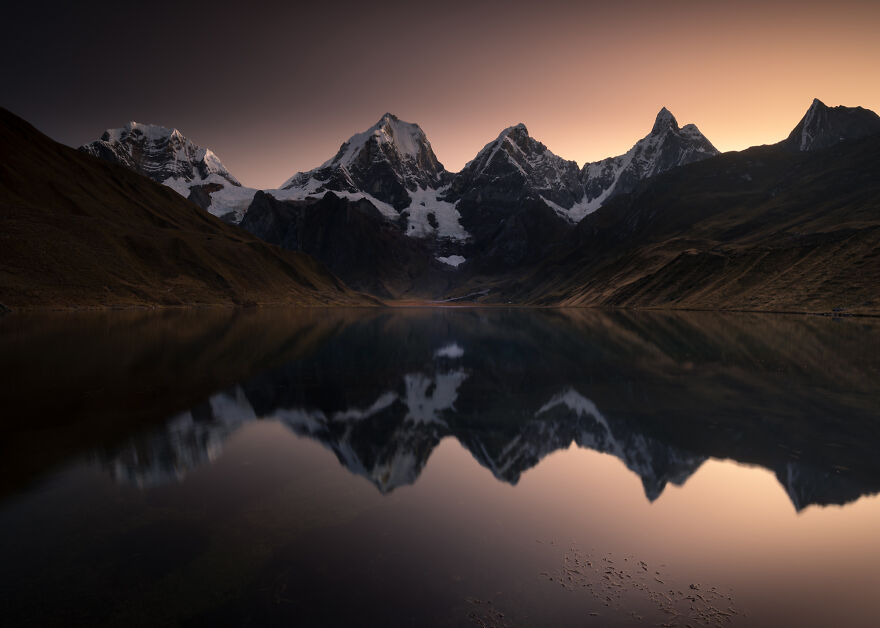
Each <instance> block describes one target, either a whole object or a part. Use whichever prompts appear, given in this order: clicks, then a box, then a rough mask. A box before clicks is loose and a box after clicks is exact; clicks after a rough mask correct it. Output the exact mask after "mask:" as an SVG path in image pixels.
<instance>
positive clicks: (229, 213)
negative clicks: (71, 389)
mask: <svg viewBox="0 0 880 628" xmlns="http://www.w3.org/2000/svg"><path fill="white" fill-rule="evenodd" d="M4 120H5V123H6V126H7V127H9V128H10V129H11V127H13V126H16V125H17V127H18V128H19V129H21V128H24V127H23V126H22V125H24V124H26V123H24V122H23V121H18V120H15V119H14V116H12V115H11V114H8V113H7V114H6V116H5V118H4ZM34 132H35V131H34ZM878 137H880V117H878V116H877V115H876V114H875V113H874V112H871V111H869V110H866V109H862V108H860V107H843V106H838V107H828V106H826V105H825V104H823V103H822V102H820V101H819V100H814V101H813V103H812V104H811V105H810V107H809V109H808V110H807V112H806V114H805V115H804V116H803V118H802V120H801V121H800V122H798V123H797V124H796V125H795V127H794V129H793V130H792V131H791V133H790V135H789V136H788V137H787V138H786V139H785V140H783V141H782V142H779V143H778V144H775V145H770V146H761V147H754V148H751V149H748V150H745V151H741V152H731V153H724V154H720V153H719V151H718V150H717V149H716V148H715V147H714V146H713V145H712V144H711V142H710V141H709V140H708V139H707V138H706V137H705V136H703V134H702V133H701V132H700V131H699V129H697V127H696V126H695V125H693V124H687V125H684V126H679V124H678V122H677V120H676V119H675V117H674V116H673V115H672V113H671V112H669V111H668V110H667V109H666V108H663V109H661V110H660V112H659V113H658V114H657V116H656V118H655V120H654V122H653V125H652V126H651V129H650V131H649V132H648V133H647V135H645V136H644V137H643V138H641V139H640V140H638V141H637V142H636V143H635V144H634V145H633V146H632V148H631V149H630V150H628V151H627V152H625V153H624V154H622V155H619V156H616V157H609V158H607V159H604V160H601V161H598V162H594V163H587V164H584V165H583V166H582V167H579V166H578V164H577V163H575V162H573V161H569V160H566V159H563V158H561V157H559V156H557V155H555V154H554V153H552V152H551V151H550V150H549V149H548V148H547V147H546V146H545V145H544V144H542V143H541V142H540V141H538V140H536V139H535V138H533V137H531V136H530V134H529V132H528V129H527V128H526V126H525V125H523V124H517V125H514V126H511V127H508V128H506V129H504V130H503V131H502V132H501V133H500V134H499V135H498V136H497V137H496V138H495V139H493V140H491V141H489V142H488V143H487V144H486V145H485V146H484V148H483V149H481V150H480V151H479V152H478V153H477V155H476V156H475V157H474V159H472V160H471V161H470V162H468V163H467V164H466V165H465V166H464V167H463V168H462V170H461V171H460V172H457V173H452V172H449V171H447V170H446V169H445V168H444V167H443V165H442V164H441V163H440V161H439V160H438V159H437V156H436V155H435V153H434V151H433V149H432V147H431V144H430V142H429V141H428V138H427V136H426V135H425V133H424V131H423V130H422V129H421V128H420V127H419V126H418V125H417V124H413V123H408V122H404V121H402V120H400V119H399V118H397V117H396V116H394V115H393V114H390V113H387V114H385V115H383V116H382V117H381V118H380V119H379V121H378V122H377V123H376V124H375V125H373V126H372V127H370V128H369V129H367V130H365V131H363V132H361V133H356V134H354V135H352V136H351V137H350V138H349V139H348V140H347V141H345V142H343V143H342V144H341V146H340V148H339V150H338V151H337V153H336V154H335V155H333V156H332V157H330V158H329V159H328V160H327V161H325V162H324V163H323V164H321V165H320V166H318V167H316V168H314V169H312V170H310V171H307V172H299V173H295V174H293V175H292V176H290V177H289V178H288V179H287V180H286V181H284V182H283V183H282V184H281V185H280V186H279V187H278V188H276V189H270V190H257V189H253V188H248V187H245V186H243V185H242V184H241V183H240V181H239V180H238V179H237V178H236V177H235V176H233V174H232V173H230V172H229V170H228V169H227V168H226V167H225V166H224V165H223V163H222V162H221V161H220V159H219V158H218V157H217V156H216V155H215V154H214V153H213V152H212V151H211V150H210V149H207V148H203V147H199V146H198V145H196V144H195V143H193V142H192V141H190V140H189V139H187V138H186V137H185V136H183V135H182V134H181V133H180V132H179V131H178V130H176V129H171V128H165V127H159V126H153V125H146V124H139V123H135V122H131V123H129V124H127V125H126V126H125V127H122V128H118V129H109V130H107V131H106V132H105V133H104V134H103V135H102V136H101V138H100V139H98V140H96V141H94V142H91V143H89V144H86V145H85V146H82V147H81V148H80V152H81V153H86V154H88V155H90V156H92V157H97V158H99V159H100V160H101V161H104V162H107V161H109V162H114V163H115V164H116V165H117V166H123V167H124V168H125V169H126V170H129V171H132V170H133V171H135V172H136V173H138V174H140V175H143V177H142V178H141V179H138V180H137V181H139V183H138V184H137V185H139V186H145V187H146V186H147V184H146V183H142V181H145V180H146V179H152V180H153V181H154V182H156V183H161V184H163V185H164V186H165V187H166V188H171V189H173V190H174V191H175V192H177V193H178V196H177V198H180V196H185V197H186V199H188V200H189V201H191V204H186V203H184V204H181V203H178V202H175V203H174V204H175V205H179V207H180V208H183V207H189V208H190V210H189V211H190V212H191V213H193V214H196V217H198V216H202V217H204V216H205V212H204V211H202V210H207V213H208V214H212V215H213V216H215V217H218V218H221V219H222V220H223V222H226V223H231V225H232V226H231V227H230V228H231V229H234V231H229V233H236V234H242V230H243V231H245V232H248V233H249V234H250V235H244V234H242V235H239V236H236V237H239V238H246V237H247V238H250V237H252V236H256V237H257V238H259V239H260V240H263V241H265V242H267V243H269V244H272V245H276V246H277V247H280V248H282V249H288V250H291V251H296V252H300V253H306V254H308V256H309V257H311V258H314V259H316V260H317V261H318V262H319V263H321V264H323V265H325V266H326V267H327V268H328V269H329V270H330V271H331V272H332V273H333V274H334V275H335V276H336V277H338V278H339V279H341V280H342V282H344V283H345V284H346V285H347V286H348V288H351V289H354V290H359V291H362V292H366V293H369V294H370V295H373V296H376V297H379V298H381V299H383V300H385V301H386V302H395V301H398V300H406V301H425V300H429V301H443V302H448V301H478V302H484V303H509V302H517V303H524V304H531V305H567V306H573V305H575V306H614V307H621V306H622V307H673V308H697V309H755V310H774V311H780V310H781V311H809V312H829V311H832V310H838V311H839V310H841V309H845V310H847V311H850V312H855V313H872V312H876V311H878V309H880V302H878V301H877V300H876V298H875V295H874V290H873V287H874V286H876V285H877V282H878V281H880V264H878V262H877V260H878V256H880V252H878V251H880V248H878V247H880V244H878V242H880V240H878V227H880V217H878V204H880V201H878V198H880V194H878V185H880V184H878V178H877V177H876V172H877V167H878V164H877V159H878V157H877V155H878V145H880V139H878ZM35 145H36V144H35ZM37 152H38V151H35V150H31V149H30V148H21V149H19V150H17V151H16V152H15V153H14V154H13V153H11V152H10V153H9V154H8V159H7V161H9V160H25V159H26V160H29V163H30V164H31V165H30V166H29V168H30V172H31V173H32V175H33V176H31V177H30V179H29V180H28V185H29V186H31V187H32V188H33V189H38V188H39V189H42V190H44V191H45V190H50V189H58V188H59V186H57V185H56V186H54V188H53V184H52V181H53V180H54V179H53V178H63V177H64V176H66V174H65V173H64V172H63V168H60V167H59V168H55V170H52V169H51V168H47V169H44V170H43V171H40V166H39V162H40V156H39V155H38V154H37ZM83 163H86V162H83ZM89 163H94V162H89ZM109 172H111V171H108V173H109ZM112 172H118V171H112ZM102 176H103V179H102ZM102 176H96V177H92V178H85V179H81V180H80V181H79V182H78V185H79V187H80V188H82V187H83V186H87V185H89V184H94V185H95V186H96V187H95V189H94V190H89V192H91V193H92V196H93V197H99V196H100V195H101V192H100V191H99V190H98V189H97V188H100V187H101V186H102V185H104V184H105V183H106V181H107V179H108V176H109V178H110V179H112V178H113V176H116V175H112V174H110V175H108V176H104V175H102ZM151 189H152V188H151ZM71 194H72V192H71V193H70V194H68V193H65V194H64V195H62V196H65V197H66V198H69V197H70V196H71ZM126 194H128V196H129V197H130V198H134V196H133V195H132V193H131V192H126ZM168 198H170V197H168ZM56 202H57V203H59V204H60V205H64V203H66V202H68V201H66V200H64V199H59V200H58V201H56ZM126 202H130V199H129V200H127V201H126ZM155 202H160V203H164V200H163V201H155ZM155 202H154V204H155ZM199 208H201V209H199ZM182 211H185V210H183V209H176V210H175V212H182ZM119 218H120V220H122V221H125V220H126V219H125V218H124V216H122V215H120V216H119ZM38 234H39V231H36V230H35V231H34V232H33V235H32V237H33V238H34V239H35V240H34V241H37V240H38V239H39V235H38ZM25 240H26V238H25V239H22V240H21V242H25ZM22 246H24V244H22ZM28 246H29V245H28ZM123 246H124V243H123ZM90 248H91V249H92V250H93V251H94V250H98V249H100V247H95V246H91V247H90ZM148 257H149V256H148ZM172 257H173V256H172ZM180 261H181V262H182V260H180ZM185 265H186V264H184V266H185ZM237 265H239V266H241V264H240V263H237ZM59 272H63V271H59ZM92 272H93V271H82V272H80V273H79V274H78V279H77V280H79V279H81V278H82V277H87V276H89V275H90V273H92ZM163 272H166V273H172V274H174V273H178V270H173V271H172V270H166V271H163ZM183 272H185V269H184V271H183ZM42 277H43V279H41V278H40V273H37V275H36V276H34V277H33V278H32V282H33V283H34V285H39V284H40V282H41V281H45V274H43V275H42ZM132 281H133V283H137V282H138V281H139V279H136V278H135V279H133V280H132ZM62 283H63V282H62ZM98 283H100V282H98ZM169 291H170V292H173V291H174V288H173V287H171V288H170V290H169ZM46 294H48V293H46ZM151 294H152V293H151ZM0 296H2V298H3V302H4V303H6V304H7V305H14V304H15V303H16V299H17V298H18V297H16V296H15V293H14V292H13V294H12V295H11V296H9V295H7V294H2V295H0ZM34 298H35V299H36V300H39V297H34ZM94 298H95V295H94V294H92V295H91V296H88V297H87V296H83V299H84V301H88V300H89V299H94ZM150 298H151V299H154V300H158V302H160V303H161V302H162V300H161V299H156V297H155V296H151V297H150ZM259 300H263V301H265V300H266V299H265V297H263V298H261V299H259ZM171 301H174V302H179V301H181V300H180V299H177V301H175V299H174V298H173V297H172V298H171ZM182 301H184V302H185V301H187V298H184V299H182Z"/></svg>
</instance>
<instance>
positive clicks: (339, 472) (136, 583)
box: [0, 309, 880, 627]
mask: <svg viewBox="0 0 880 628" xmlns="http://www.w3.org/2000/svg"><path fill="white" fill-rule="evenodd" d="M878 332H880V323H878V321H873V320H868V319H830V318H818V317H796V316H778V315H774V316H771V315H749V314H727V315H721V314H708V313H707V314H696V313H693V314H683V313H682V314H672V313H623V312H610V313H605V312H598V311H564V310H562V311H553V310H518V309H513V310H503V309H492V310H485V309H398V310H369V309H363V310H306V311H293V310H259V309H256V310H244V311H231V310H198V311H189V312H161V313H152V314H147V313H131V312H115V313H91V314H82V315H70V314H56V315H41V316H36V315H23V314H14V315H9V316H6V317H4V318H0V378H2V379H0V381H2V384H0V408H2V417H3V418H2V429H3V438H2V457H0V460H2V462H0V464H2V477H0V532H2V534H0V563H2V565H3V568H2V570H0V616H2V623H3V625H4V626H19V625H33V626H52V625H87V626H103V625H119V626H133V625H151V626H153V625H184V626H203V625H204V626H217V625H243V626H263V625H284V626H492V627H516V626H664V625H668V626H687V625H691V626H783V625H789V626H828V625H841V626H876V625H877V623H878V617H880V596H878V595H877V593H876V592H877V591H878V590H880V534H878V533H877V531H878V527H880V499H878V497H877V495H876V494H877V492H878V491H880V455H878V454H877V452H878V449H880V333H878Z"/></svg>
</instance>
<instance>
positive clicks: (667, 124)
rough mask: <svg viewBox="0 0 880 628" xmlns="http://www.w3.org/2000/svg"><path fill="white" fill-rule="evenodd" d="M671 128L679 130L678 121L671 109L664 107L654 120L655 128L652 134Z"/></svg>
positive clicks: (652, 129)
mask: <svg viewBox="0 0 880 628" xmlns="http://www.w3.org/2000/svg"><path fill="white" fill-rule="evenodd" d="M670 128H671V129H675V130H678V121H677V120H676V119H675V116H674V115H672V112H671V111H669V109H667V108H666V107H663V108H662V109H660V111H659V112H658V113H657V117H656V118H654V126H653V127H652V128H651V132H652V133H657V132H660V131H665V130H666V129H670Z"/></svg>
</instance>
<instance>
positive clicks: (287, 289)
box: [0, 109, 364, 308]
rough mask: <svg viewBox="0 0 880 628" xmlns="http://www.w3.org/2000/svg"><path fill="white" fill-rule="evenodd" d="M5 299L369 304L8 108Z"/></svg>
mask: <svg viewBox="0 0 880 628" xmlns="http://www.w3.org/2000/svg"><path fill="white" fill-rule="evenodd" d="M0 302H2V303H5V304H6V305H7V306H10V307H12V308H15V307H82V306H88V307H91V306H125V305H188V304H234V303H246V302H258V303H287V304H317V303H343V302H344V303H349V304H356V303H360V302H364V298H363V297H361V296H360V295H357V294H356V293H354V292H352V291H350V290H349V289H348V288H346V287H345V285H344V284H343V283H342V282H341V281H339V280H338V279H336V278H335V277H334V276H332V275H331V274H330V273H329V272H328V271H327V270H326V269H325V268H324V267H322V266H321V265H320V264H319V263H317V262H316V261H314V260H313V259H311V258H310V257H309V256H307V255H304V254H301V253H294V252H288V251H283V250H281V249H279V248H276V247H274V246H271V245H268V244H266V243H264V242H262V241H260V240H258V239H256V238H254V237H252V236H251V235H249V234H247V233H245V232H244V231H241V230H239V229H237V228H234V227H230V226H228V225H225V224H223V223H222V222H220V221H219V220H217V219H216V218H214V217H212V216H209V215H208V214H207V213H205V212H202V211H200V210H198V209H197V208H196V207H195V206H194V205H192V204H191V203H190V202H189V201H187V200H185V199H183V198H182V197H181V196H180V195H179V194H177V193H176V192H174V191H173V190H171V189H170V188H167V187H165V186H162V185H159V184H158V183H154V182H153V181H150V180H149V179H147V178H145V177H143V176H141V175H139V174H136V173H134V172H132V171H130V170H128V169H127V168H124V167H121V166H118V165H115V164H110V163H108V162H105V161H103V160H100V159H97V158H94V157H90V156H88V155H84V154H82V153H80V152H77V151H75V150H73V149H71V148H68V147H66V146H63V145H61V144H58V143H57V142H54V141H52V140H51V139H49V138H48V137H46V136H45V135H43V134H42V133H40V132H39V131H37V130H36V129H34V128H33V127H32V126H31V125H29V124H28V123H27V122H25V121H24V120H22V119H20V118H18V117H17V116H15V115H13V114H12V113H10V112H8V111H6V110H4V109H0Z"/></svg>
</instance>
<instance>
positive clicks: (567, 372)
mask: <svg viewBox="0 0 880 628" xmlns="http://www.w3.org/2000/svg"><path fill="white" fill-rule="evenodd" d="M877 331H878V328H877V323H875V322H874V321H871V320H867V319H865V320H861V319H848V320H842V321H837V320H831V319H826V318H809V317H784V316H762V315H731V314H727V315H719V314H681V313H679V314H672V313H647V312H645V313H617V312H613V313H607V312H598V311H545V310H540V311H524V310H471V309H456V310H438V309H433V310H384V311H378V312H363V311H361V312H344V311H325V312H320V313H318V312H315V313H312V314H310V315H308V316H306V317H305V318H298V317H292V316H290V315H289V313H287V314H285V313H282V312H273V311H270V310H266V311H257V312H253V313H252V314H249V315H246V316H242V317H240V318H238V319H236V320H235V321H229V322H227V324H226V326H225V327H224V326H221V328H220V329H218V330H217V331H215V332H213V333H214V334H215V335H216V337H214V338H212V339H211V341H210V342H205V343H204V345H202V344H198V343H188V344H187V347H188V348H189V349H190V351H188V352H187V354H186V356H185V357H181V358H180V359H181V360H182V362H181V364H179V365H176V366H172V365H169V363H167V362H160V364H159V365H152V366H151V365H149V364H148V362H149V360H148V359H147V358H144V361H143V362H142V363H141V368H142V370H143V377H144V380H143V381H144V382H145V384H144V385H146V381H148V380H149V379H150V378H157V377H158V378H159V379H160V381H165V380H163V378H167V379H168V381H166V383H165V386H168V387H169V388H170V389H173V390H175V391H177V392H176V393H175V394H176V395H177V396H176V397H175V398H177V399H183V397H182V396H180V395H182V393H181V392H180V391H179V390H177V389H180V390H185V391H191V390H192V386H191V384H192V378H194V377H196V373H201V375H200V377H205V375H204V374H203V373H202V371H201V370H200V369H202V368H207V366H205V365H208V364H210V365H214V368H220V371H219V372H218V375H219V374H222V375H223V376H224V377H225V378H226V379H223V378H220V377H216V378H215V379H214V380H213V381H214V382H216V384H217V385H216V387H215V388H214V391H217V390H220V391H222V392H213V393H212V394H205V395H203V396H202V398H201V399H199V400H198V401H193V402H190V403H189V405H188V406H187V407H186V409H183V408H180V409H178V410H175V411H174V412H173V413H172V412H165V414H164V416H163V419H162V420H163V421H166V419H167V417H168V416H169V415H172V418H171V419H167V422H164V423H163V425H162V426H161V427H157V428H147V427H145V423H144V422H143V421H142V422H139V423H138V424H137V425H132V426H129V429H128V432H127V433H125V434H122V433H121V432H120V431H119V430H117V431H116V432H115V433H114V438H113V442H107V441H106V440H103V441H102V439H103V438H104V436H105V434H104V433H103V432H102V431H101V430H99V429H96V430H95V432H94V434H95V437H96V438H95V441H94V442H92V443H91V445H89V446H84V447H83V448H81V449H80V450H79V453H86V452H88V451H92V452H95V451H97V452H98V453H91V454H89V455H91V456H95V457H96V458H97V459H98V460H99V461H100V464H101V465H103V466H104V467H105V468H107V469H108V470H109V471H110V472H111V473H112V474H113V476H114V477H116V478H117V479H118V480H120V481H124V482H129V483H134V484H137V485H140V486H150V485H154V484H157V483H161V482H167V481H173V480H177V479H180V478H182V477H183V476H184V475H185V474H186V472H187V471H188V470H189V469H192V468H194V467H196V466H198V465H200V464H204V463H206V462H209V461H211V460H213V459H216V457H217V456H218V455H220V453H221V451H222V446H223V441H224V439H225V438H227V437H228V436H229V435H231V434H233V433H234V432H235V431H236V429H237V428H238V427H240V426H242V425H244V424H247V423H248V422H251V421H255V420H274V421H279V422H281V423H283V424H284V425H286V426H287V427H289V428H290V429H291V430H292V431H294V432H295V433H296V434H298V435H300V436H303V437H308V438H312V439H315V440H316V441H318V442H320V443H321V444H323V445H324V446H325V447H327V448H328V449H329V450H330V451H332V452H333V454H334V455H335V456H336V457H337V459H338V460H339V462H340V463H341V464H342V465H344V466H345V467H346V468H347V469H349V470H350V471H352V472H353V473H355V474H358V475H360V476H363V477H365V478H367V479H368V480H369V481H370V482H371V483H373V484H374V485H375V486H376V487H377V489H378V490H380V491H381V492H383V493H386V492H389V491H392V490H394V489H395V488H398V487H400V486H404V485H408V484H412V483H414V482H416V480H417V479H418V476H419V474H420V473H421V471H422V470H423V469H424V467H425V465H426V464H427V461H428V459H429V457H430V455H431V452H432V450H433V449H434V447H436V445H437V444H438V443H439V442H440V440H441V439H443V438H446V437H453V438H456V439H457V440H458V441H459V442H460V443H461V444H462V445H463V446H464V447H466V448H467V449H468V450H469V451H470V452H471V454H472V455H473V456H474V458H475V459H476V460H477V461H478V462H479V463H480V464H481V465H483V466H484V467H486V469H487V470H488V471H489V472H491V473H492V474H493V475H494V476H495V477H496V478H498V479H499V480H501V481H504V482H508V483H511V484H516V483H517V481H518V480H519V478H520V476H521V475H522V473H524V472H525V471H527V470H528V469H530V468H532V467H534V466H535V465H537V464H538V463H539V462H540V460H541V459H542V458H543V457H545V456H546V455H548V454H550V453H552V452H553V451H556V450H559V449H564V448H567V447H569V446H570V445H571V444H572V443H574V444H575V445H577V446H578V447H585V448H589V449H593V450H596V451H599V452H604V453H608V454H610V455H613V456H616V457H617V458H619V459H620V460H621V461H622V462H623V464H625V465H626V467H627V468H628V469H630V470H631V471H632V472H634V473H636V474H637V475H638V476H639V477H640V478H641V480H642V483H643V486H644V490H645V495H646V496H647V498H648V499H651V500H654V499H657V498H658V497H659V496H660V495H661V494H662V492H663V490H664V488H665V486H666V485H667V484H668V483H669V482H672V483H674V484H682V483H684V482H686V481H687V479H688V478H689V477H690V476H691V475H692V474H693V473H694V472H695V471H696V469H697V468H699V466H700V465H701V464H702V462H703V461H705V460H706V459H707V458H721V459H733V460H736V461H739V462H743V463H748V464H756V465H760V466H762V467H765V468H767V469H770V470H772V471H773V472H774V473H775V474H776V476H777V478H778V479H779V481H780V483H781V484H782V486H783V487H784V489H785V490H786V492H787V493H788V495H789V497H790V499H791V501H792V503H793V504H794V506H795V507H796V508H797V509H802V508H804V507H806V506H808V505H810V504H820V505H826V504H844V503H847V502H850V501H853V500H855V499H857V498H858V497H860V496H861V495H865V494H869V493H875V492H877V491H878V490H880V461H878V460H877V459H876V456H875V455H874V453H875V451H876V448H877V446H878V445H880V422H878V418H880V416H878V414H880V413H878V408H880V389H878V384H877V382H878V381H880V370H878V360H880V358H878V357H877V356H878V355H880V352H878V351H877V349H878V348H880V347H878V335H877ZM236 352H240V353H241V355H237V353H236ZM220 355H222V356H223V360H222V362H218V358H219V356H220ZM221 363H222V364H223V365H224V366H222V368H221V367H219V366H218V364H221ZM160 367H161V368H160ZM151 368H153V369H156V370H157V371H161V375H160V374H159V373H158V372H151V371H150V369H151ZM172 380H173V382H174V383H173V384H172V383H171V382H172ZM230 380H232V381H230ZM43 383H44V385H47V386H48V385H50V384H51V381H49V380H46V379H44V380H43ZM208 387H209V386H208V383H207V382H205V383H204V384H203V387H202V388H201V389H200V390H204V389H206V388H208ZM32 388H33V390H35V391H36V389H38V386H36V385H35V384H33V385H32ZM111 392H112V391H110V392H108V395H110V398H111V399H115V398H117V396H118V395H117V396H114V395H112V394H111ZM94 403H95V404H96V406H100V405H101V402H100V401H97V400H96V401H94ZM157 403H158V402H157ZM147 405H149V404H147ZM167 405H168V404H167V403H162V404H160V407H162V408H165V407H167ZM94 410H97V408H96V409H94ZM116 411H117V412H118V411H119V408H116ZM163 411H164V410H163ZM141 412H142V413H143V412H144V410H141ZM157 413H158V414H161V412H158V410H157ZM81 419H82V420H85V418H83V417H81ZM45 420H47V421H48V419H45ZM121 423H123V424H125V423H126V421H125V420H121ZM117 427H118V425H117ZM47 433H48V434H50V435H51V433H52V430H49V431H48V432H46V431H44V432H43V435H44V436H45V435H46V434H47ZM99 436H100V437H101V438H98V437H99ZM84 445H85V444H84ZM70 453H71V455H73V453H76V452H70Z"/></svg>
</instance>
